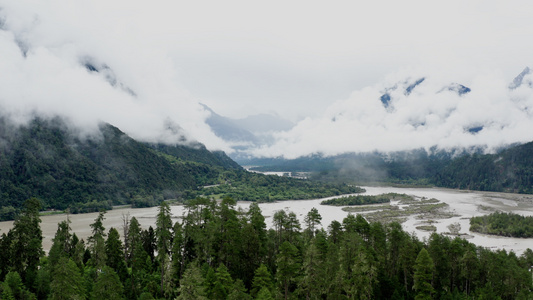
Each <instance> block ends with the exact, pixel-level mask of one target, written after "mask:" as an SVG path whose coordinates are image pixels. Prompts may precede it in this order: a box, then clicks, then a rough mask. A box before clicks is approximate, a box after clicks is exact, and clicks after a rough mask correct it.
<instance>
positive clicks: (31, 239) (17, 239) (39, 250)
mask: <svg viewBox="0 0 533 300" xmlns="http://www.w3.org/2000/svg"><path fill="white" fill-rule="evenodd" d="M40 208H41V204H40V202H39V200H37V199H36V198H31V199H28V200H26V202H25V203H24V209H23V210H22V213H21V214H20V216H19V217H18V218H17V219H16V220H15V222H14V223H13V229H12V230H11V231H12V232H13V235H12V240H13V242H12V244H11V259H12V261H11V263H12V266H13V269H14V270H15V271H17V272H18V273H19V274H20V276H21V277H22V278H23V279H24V282H25V283H26V285H27V286H33V283H34V281H35V277H36V276H37V269H38V266H39V260H40V259H41V257H42V256H43V254H44V251H43V245H42V241H43V234H42V231H41V227H40V223H41V218H40V217H39V210H40Z"/></svg>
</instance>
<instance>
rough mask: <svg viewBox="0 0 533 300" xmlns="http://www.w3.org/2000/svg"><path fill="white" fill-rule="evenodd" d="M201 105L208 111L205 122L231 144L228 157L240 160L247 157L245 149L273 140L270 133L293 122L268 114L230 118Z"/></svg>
mask: <svg viewBox="0 0 533 300" xmlns="http://www.w3.org/2000/svg"><path fill="white" fill-rule="evenodd" d="M202 105H203V107H204V108H205V109H206V110H207V111H209V112H210V116H209V117H208V118H207V119H206V123H207V124H208V125H209V127H210V128H211V130H212V131H213V132H214V133H215V135H217V136H218V137H220V138H222V139H223V140H225V141H227V142H230V144H233V145H234V146H233V149H234V150H235V151H234V152H233V153H231V154H230V157H231V158H232V159H234V160H236V161H239V162H240V161H241V160H243V159H246V157H248V154H247V150H248V149H250V148H254V147H260V146H262V145H269V144H270V143H272V141H273V137H272V133H273V132H278V131H284V130H290V129H291V128H292V127H294V123H292V122H290V121H288V120H285V119H282V118H280V117H278V116H274V115H269V114H258V115H252V116H248V117H246V118H242V119H231V118H228V117H224V116H221V115H219V114H217V113H216V112H215V111H213V110H212V109H211V108H210V107H208V106H207V105H204V104H202Z"/></svg>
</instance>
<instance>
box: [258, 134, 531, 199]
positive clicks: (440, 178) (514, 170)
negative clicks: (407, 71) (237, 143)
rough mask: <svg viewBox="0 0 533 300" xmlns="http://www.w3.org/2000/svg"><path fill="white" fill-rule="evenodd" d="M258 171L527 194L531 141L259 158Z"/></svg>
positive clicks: (349, 180)
mask: <svg viewBox="0 0 533 300" xmlns="http://www.w3.org/2000/svg"><path fill="white" fill-rule="evenodd" d="M257 162H258V163H260V164H263V165H262V166H260V167H257V168H254V169H258V170H262V171H284V172H291V171H295V172H298V171H308V172H313V176H312V178H314V179H317V180H321V181H330V182H351V183H353V182H356V183H358V184H363V183H371V182H381V183H383V182H384V183H389V184H391V183H394V184H396V183H399V184H414V185H434V186H440V187H449V188H459V189H471V190H481V191H504V192H516V193H529V194H530V193H533V142H530V143H527V144H523V145H518V146H513V147H509V148H507V149H504V150H502V151H500V152H498V153H497V154H481V153H478V152H474V153H469V152H466V151H464V150H455V151H454V152H446V151H435V152H432V153H429V154H428V153H427V152H426V151H424V150H418V151H409V152H397V153H387V154H384V153H366V154H343V155H338V156H335V157H321V156H311V157H304V158H299V159H295V160H277V159H270V160H267V159H264V160H258V161H257Z"/></svg>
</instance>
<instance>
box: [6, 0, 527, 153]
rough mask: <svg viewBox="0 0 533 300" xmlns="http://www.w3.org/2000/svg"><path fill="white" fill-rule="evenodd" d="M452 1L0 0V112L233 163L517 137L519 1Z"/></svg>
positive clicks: (522, 88) (523, 89) (523, 73)
mask: <svg viewBox="0 0 533 300" xmlns="http://www.w3.org/2000/svg"><path fill="white" fill-rule="evenodd" d="M459 3H460V2H454V1H452V2H450V3H447V4H446V5H440V4H439V5H435V7H433V6H431V7H430V6H428V4H425V3H424V2H422V1H408V2H407V3H404V4H401V5H399V4H396V3H393V2H389V3H387V5H386V6H387V7H388V8H389V9H387V10H381V9H380V8H379V7H378V6H375V5H373V4H372V5H370V4H369V5H367V6H365V7H358V6H357V5H355V4H347V3H343V4H339V5H340V6H338V7H337V6H332V7H328V8H327V9H324V7H321V6H320V5H316V4H312V3H305V2H295V3H293V4H291V5H286V6H285V5H284V6H283V9H282V10H278V9H276V7H277V6H278V5H279V4H280V3H277V2H275V1H274V2H272V3H270V4H269V5H264V7H262V9H263V10H262V11H260V10H257V9H256V8H254V7H252V6H250V5H248V4H246V3H244V2H240V1H235V2H231V3H228V5H224V6H221V5H219V4H213V6H212V7H210V9H206V8H204V7H200V6H198V5H194V4H186V5H185V4H174V3H171V2H162V3H161V5H162V6H154V7H146V6H145V5H144V4H143V3H142V2H140V1H131V2H130V1H117V2H114V3H113V4H110V3H107V2H105V1H93V2H91V3H84V2H79V1H74V2H71V1H64V0H56V1H51V2H46V3H41V2H39V1H31V0H22V1H6V0H4V1H2V2H1V3H0V8H1V9H0V20H1V22H0V24H1V27H0V28H1V29H0V49H2V50H1V51H2V56H1V58H0V109H1V112H2V115H4V116H9V118H10V119H12V120H14V121H15V122H18V123H19V124H22V123H24V122H27V120H28V119H31V118H32V117H33V116H35V115H40V116H45V117H53V116H55V115H59V116H63V117H66V118H67V119H68V120H69V122H71V123H72V124H75V125H76V126H77V127H79V129H78V130H79V131H80V132H81V133H82V134H87V133H91V132H94V130H95V129H96V128H97V125H98V123H99V122H107V123H110V124H113V125H114V126H117V127H118V128H120V129H121V130H123V131H124V132H126V133H127V134H129V135H130V136H132V137H134V138H136V139H139V140H143V141H150V142H165V143H190V142H193V141H199V142H201V143H203V144H205V145H206V146H207V148H208V149H211V150H223V151H225V152H226V153H228V154H232V153H235V152H238V153H240V154H241V155H245V156H249V157H254V156H255V157H285V158H296V157H299V156H305V155H310V154H317V153H319V154H322V155H326V156H328V155H337V154H341V153H344V152H370V151H381V152H388V151H402V150H411V149H420V148H422V149H430V148H432V147H433V148H436V149H439V150H446V149H454V148H466V149H472V148H477V149H483V151H485V152H493V151H494V150H495V149H498V148H500V147H504V146H508V145H511V144H515V143H524V142H528V141H531V140H533V131H531V130H530V128H533V126H532V125H533V124H532V123H533V116H532V115H533V111H532V109H533V84H532V82H533V72H532V71H531V70H530V69H529V68H527V66H528V65H531V64H532V63H533V60H532V59H531V56H530V55H525V54H526V53H531V50H533V45H532V43H531V41H530V40H531V39H529V38H527V36H529V35H528V34H529V33H531V32H533V28H532V25H531V22H528V20H530V18H528V17H529V16H528V15H527V13H526V11H527V10H520V11H517V10H514V9H511V7H518V6H520V5H526V6H527V5H529V4H528V3H527V4H526V2H523V3H522V2H520V1H516V3H515V5H509V7H507V6H505V7H503V8H502V7H498V5H497V4H496V2H491V1H489V2H484V3H481V2H479V3H477V2H475V3H469V4H463V3H460V5H461V6H462V9H461V10H455V9H453V7H454V5H458V4H459ZM232 5H241V8H242V9H243V11H245V12H246V13H243V14H237V13H236V12H234V11H233V10H232V9H231V6H232ZM125 8H126V9H125ZM211 9H212V10H211ZM389 10H390V11H389ZM215 11H216V13H215ZM392 11H395V13H392ZM420 12H423V13H420ZM294 16H298V19H299V22H296V23H295V22H292V18H293V17H294ZM452 17H453V19H454V20H455V21H454V22H446V21H445V20H446V19H445V18H452ZM274 19H276V20H278V21H276V22H274V23H272V22H271V20H274ZM316 20H322V21H321V22H315V21H316ZM400 20H401V22H400ZM511 20H512V22H511ZM452 23H453V24H452ZM392 24H394V25H392ZM393 57H394V59H393ZM217 116H218V117H217ZM220 117H222V118H226V120H225V121H223V122H218V123H217V122H215V119H216V118H218V120H219V121H220V120H221V119H220ZM228 120H229V123H228ZM239 120H241V121H239ZM224 122H225V123H224ZM281 124H283V125H281ZM280 125H281V126H280ZM221 126H222V127H223V128H222V127H221ZM235 130H236V131H235ZM236 132H237V133H236Z"/></svg>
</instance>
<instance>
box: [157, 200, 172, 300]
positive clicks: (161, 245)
mask: <svg viewBox="0 0 533 300" xmlns="http://www.w3.org/2000/svg"><path fill="white" fill-rule="evenodd" d="M171 230H172V219H171V216H170V206H169V204H168V202H166V201H163V202H161V205H160V206H159V213H158V214H157V219H156V229H155V234H156V239H157V258H158V260H159V267H160V268H161V290H160V293H161V295H163V294H164V292H165V282H166V281H167V280H166V279H167V277H168V276H167V272H169V270H168V269H169V266H168V262H169V256H168V255H169V254H170V249H171V242H172V233H171Z"/></svg>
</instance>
